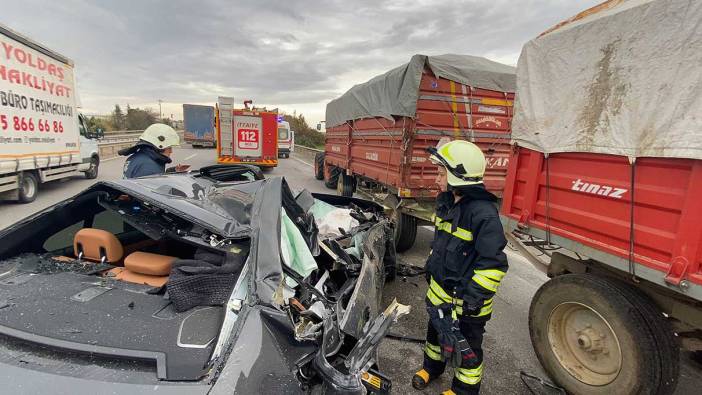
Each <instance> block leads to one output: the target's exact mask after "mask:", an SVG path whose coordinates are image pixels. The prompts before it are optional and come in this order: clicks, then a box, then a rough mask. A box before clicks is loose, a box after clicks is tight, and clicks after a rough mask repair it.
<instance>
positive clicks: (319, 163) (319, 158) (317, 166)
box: [314, 152, 324, 180]
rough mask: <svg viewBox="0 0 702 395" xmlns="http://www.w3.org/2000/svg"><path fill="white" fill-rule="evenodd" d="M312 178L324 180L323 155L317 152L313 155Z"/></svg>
mask: <svg viewBox="0 0 702 395" xmlns="http://www.w3.org/2000/svg"><path fill="white" fill-rule="evenodd" d="M314 178H316V179H318V180H323V179H324V153H323V152H318V153H316V154H315V155H314Z"/></svg>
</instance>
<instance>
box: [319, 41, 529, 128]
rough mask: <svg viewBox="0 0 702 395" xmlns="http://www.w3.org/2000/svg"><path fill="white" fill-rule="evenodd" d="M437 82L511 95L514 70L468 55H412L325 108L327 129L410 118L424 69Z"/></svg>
mask: <svg viewBox="0 0 702 395" xmlns="http://www.w3.org/2000/svg"><path fill="white" fill-rule="evenodd" d="M425 66H428V67H429V69H430V70H431V71H432V73H433V74H434V75H435V76H436V77H439V78H444V79H447V80H451V81H455V82H458V83H460V84H464V85H469V86H472V87H475V88H482V89H489V90H494V91H500V92H514V91H515V87H516V85H515V78H516V77H515V70H514V67H511V66H507V65H504V64H502V63H497V62H493V61H491V60H488V59H485V58H481V57H477V56H469V55H454V54H447V55H439V56H426V55H414V56H413V57H412V59H411V60H410V61H409V63H407V64H404V65H402V66H400V67H397V68H394V69H392V70H390V71H388V72H387V73H385V74H382V75H379V76H377V77H375V78H373V79H371V80H370V81H368V82H365V83H363V84H359V85H356V86H354V87H353V88H351V89H349V91H348V92H346V93H344V94H343V95H341V97H339V98H337V99H334V100H332V101H331V102H329V104H327V113H326V124H327V127H333V126H337V125H341V124H343V123H344V122H346V121H350V120H352V119H362V118H373V117H383V118H387V119H390V120H392V119H393V118H392V117H393V116H406V117H411V118H414V116H415V113H416V110H417V100H418V99H419V83H420V81H421V79H422V72H423V71H424V67H425Z"/></svg>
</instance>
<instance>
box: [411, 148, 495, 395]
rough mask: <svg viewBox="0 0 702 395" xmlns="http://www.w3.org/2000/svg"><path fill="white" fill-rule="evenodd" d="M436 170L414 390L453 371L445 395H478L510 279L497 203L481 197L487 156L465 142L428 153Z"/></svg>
mask: <svg viewBox="0 0 702 395" xmlns="http://www.w3.org/2000/svg"><path fill="white" fill-rule="evenodd" d="M428 151H429V153H430V156H429V158H430V160H431V161H432V162H433V163H435V164H437V165H439V176H438V177H437V183H438V184H439V185H440V186H441V187H442V192H441V193H440V194H439V196H437V202H436V214H435V216H434V225H435V231H434V240H433V242H432V251H431V254H430V256H429V258H428V259H427V263H426V270H427V280H428V282H429V288H428V290H427V295H426V303H427V311H428V313H429V317H430V322H429V325H428V328H427V337H426V343H425V346H424V363H423V368H422V369H421V370H419V371H418V372H417V373H415V375H414V377H413V378H412V386H413V387H414V388H415V389H418V390H422V389H424V388H426V387H427V385H428V384H429V382H431V381H432V380H434V379H436V378H437V377H439V376H440V375H441V374H443V372H444V369H445V368H446V364H447V362H450V363H451V364H452V365H453V366H454V377H453V382H452V384H451V389H449V390H447V391H445V392H444V394H449V395H450V394H478V393H479V392H480V382H481V379H482V374H483V350H482V342H483V333H484V332H485V324H486V323H487V321H488V320H489V319H490V317H491V315H492V307H493V298H494V296H495V292H496V291H497V288H498V286H499V285H500V281H501V280H502V279H503V278H504V276H505V273H506V272H507V256H506V255H505V253H504V252H503V249H504V248H505V246H506V245H507V240H506V239H505V235H504V233H503V230H502V224H501V223H500V218H499V215H498V211H497V206H496V202H497V197H496V196H495V195H493V194H492V193H490V192H488V191H487V190H486V189H485V186H484V184H483V175H484V173H485V156H484V155H483V153H482V151H481V150H480V148H478V147H477V146H476V145H475V144H473V143H470V142H468V141H463V140H456V141H451V142H448V143H446V144H444V145H441V146H440V147H438V148H429V149H428Z"/></svg>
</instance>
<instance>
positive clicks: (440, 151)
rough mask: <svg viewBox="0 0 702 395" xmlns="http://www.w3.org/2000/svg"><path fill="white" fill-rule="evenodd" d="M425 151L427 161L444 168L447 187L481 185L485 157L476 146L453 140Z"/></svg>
mask: <svg viewBox="0 0 702 395" xmlns="http://www.w3.org/2000/svg"><path fill="white" fill-rule="evenodd" d="M439 144H441V142H439ZM427 151H429V160H431V161H432V162H433V163H435V164H437V165H439V166H443V167H445V168H446V172H447V173H448V184H449V185H451V186H454V187H460V186H465V185H475V184H482V183H483V175H484V174H485V155H484V154H483V151H481V150H480V148H478V146H477V145H475V144H473V143H471V142H469V141H465V140H454V141H450V142H448V143H446V144H443V145H439V146H438V147H437V148H427Z"/></svg>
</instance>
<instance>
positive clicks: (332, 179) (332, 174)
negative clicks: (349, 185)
mask: <svg viewBox="0 0 702 395" xmlns="http://www.w3.org/2000/svg"><path fill="white" fill-rule="evenodd" d="M340 174H341V169H339V168H338V167H332V168H330V169H329V178H327V179H326V180H324V186H325V187H327V188H329V189H336V186H337V184H339V175H340Z"/></svg>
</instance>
